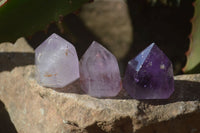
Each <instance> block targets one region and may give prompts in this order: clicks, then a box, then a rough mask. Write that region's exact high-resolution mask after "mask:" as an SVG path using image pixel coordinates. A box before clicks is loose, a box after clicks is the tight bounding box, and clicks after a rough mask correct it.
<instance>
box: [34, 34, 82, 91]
mask: <svg viewBox="0 0 200 133" xmlns="http://www.w3.org/2000/svg"><path fill="white" fill-rule="evenodd" d="M35 65H36V79H37V81H38V83H39V84H41V85H42V86H46V87H52V88H62V87H64V86H66V85H68V84H70V83H71V82H73V81H75V80H76V79H78V78H79V62H78V57H77V54H76V50H75V48H74V46H73V45H72V44H71V43H69V42H68V41H66V40H65V39H63V38H62V37H60V36H58V35H57V34H55V33H54V34H52V35H51V36H50V37H48V38H47V39H46V40H45V41H44V42H43V43H42V44H41V45H40V46H38V47H37V48H36V50H35Z"/></svg>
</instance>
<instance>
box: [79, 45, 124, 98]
mask: <svg viewBox="0 0 200 133" xmlns="http://www.w3.org/2000/svg"><path fill="white" fill-rule="evenodd" d="M80 83H81V87H82V89H83V90H84V91H85V92H86V93H87V94H89V95H91V96H95V97H112V96H116V95H117V94H118V93H119V91H120V90H121V77H120V72H119V66H118V63H117V60H116V58H115V56H114V55H112V54H111V53H110V52H109V51H108V50H107V49H105V48H104V47H103V46H102V45H100V44H99V43H97V42H95V41H94V42H93V43H92V44H91V45H90V47H89V48H88V49H87V51H86V52H85V54H84V55H83V57H82V58H81V60H80Z"/></svg>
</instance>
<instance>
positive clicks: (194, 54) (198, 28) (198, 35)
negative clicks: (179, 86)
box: [183, 0, 200, 73]
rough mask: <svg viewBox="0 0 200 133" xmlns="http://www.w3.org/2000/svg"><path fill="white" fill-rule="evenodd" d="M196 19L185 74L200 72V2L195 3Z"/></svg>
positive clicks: (194, 18)
mask: <svg viewBox="0 0 200 133" xmlns="http://www.w3.org/2000/svg"><path fill="white" fill-rule="evenodd" d="M194 8H195V11H194V17H193V19H192V33H191V36H190V47H189V50H188V52H187V53H186V55H187V63H186V66H185V67H184V68H183V71H184V72H185V73H199V72H200V65H199V64H200V0H196V1H195V3H194Z"/></svg>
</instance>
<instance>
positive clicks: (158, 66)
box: [123, 43, 174, 99]
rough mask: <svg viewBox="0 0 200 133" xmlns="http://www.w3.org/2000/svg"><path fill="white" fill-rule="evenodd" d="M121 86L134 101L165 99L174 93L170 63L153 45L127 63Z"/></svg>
mask: <svg viewBox="0 0 200 133" xmlns="http://www.w3.org/2000/svg"><path fill="white" fill-rule="evenodd" d="M123 86H124V88H125V89H126V90H127V92H128V94H129V95H130V96H132V97H133V98H135V99H167V98H169V97H170V95H171V94H172V93H173V91H174V79H173V68H172V63H171V61H170V60H169V59H168V57H167V56H166V55H165V54H164V53H163V52H162V51H161V50H160V49H159V48H158V47H157V46H156V45H155V44H154V43H153V44H151V45H150V46H149V47H147V48H146V49H144V50H143V51H142V52H141V53H140V54H139V55H138V56H136V57H135V58H134V59H132V60H130V61H129V62H128V66H127V69H126V73H125V77H124V81H123Z"/></svg>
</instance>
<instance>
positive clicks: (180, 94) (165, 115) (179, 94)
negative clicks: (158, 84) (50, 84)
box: [0, 44, 200, 133]
mask: <svg viewBox="0 0 200 133" xmlns="http://www.w3.org/2000/svg"><path fill="white" fill-rule="evenodd" d="M0 45H1V44H0ZM11 47H12V46H11ZM25 51H26V50H25V49H24V52H25ZM2 52H4V53H6V50H2ZM10 52H11V51H10ZM10 52H7V53H6V55H9V54H11V53H10ZM24 52H23V53H24ZM23 53H18V54H23ZM33 55H34V53H33V51H32V52H31V51H30V52H29V54H28V55H26V56H21V58H20V60H23V61H24V62H25V63H26V61H29V60H30V59H32V58H30V57H32V56H33ZM1 56H2V53H0V57H1ZM1 59H2V58H1ZM10 59H12V58H10ZM31 62H32V61H31ZM31 62H29V63H26V64H27V65H24V64H23V65H22V66H21V64H20V63H18V64H17V65H16V66H15V65H12V67H11V68H10V69H9V70H1V69H2V67H0V100H1V102H2V103H3V104H4V105H5V107H6V109H7V111H8V113H9V116H10V119H11V121H12V123H13V124H14V126H15V128H16V130H17V132H22V133H23V132H24V133H26V132H29V133H36V132H37V133H55V132H58V133H60V132H65V133H73V132H74V133H106V132H109V133H133V132H134V133H147V132H148V133H155V132H156V133H159V132H162V133H199V132H200V127H199V123H200V102H199V100H200V74H196V75H181V76H176V77H175V79H176V81H175V92H174V94H173V95H172V96H171V97H170V98H169V99H168V100H140V101H138V100H134V99H130V97H129V96H127V94H126V93H125V92H124V91H122V92H121V93H120V94H119V95H118V96H117V97H115V98H112V99H111V98H107V99H98V98H94V97H90V96H88V95H86V94H84V93H83V91H82V90H81V89H80V88H79V81H76V82H75V83H73V84H71V85H70V86H67V87H66V88H63V89H61V90H52V89H50V88H44V87H42V86H39V85H38V84H37V82H36V81H35V78H34V76H35V75H34V71H35V66H34V65H33V63H32V64H31ZM5 63H6V62H5ZM7 64H13V62H12V60H7ZM0 117H1V116H0Z"/></svg>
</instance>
